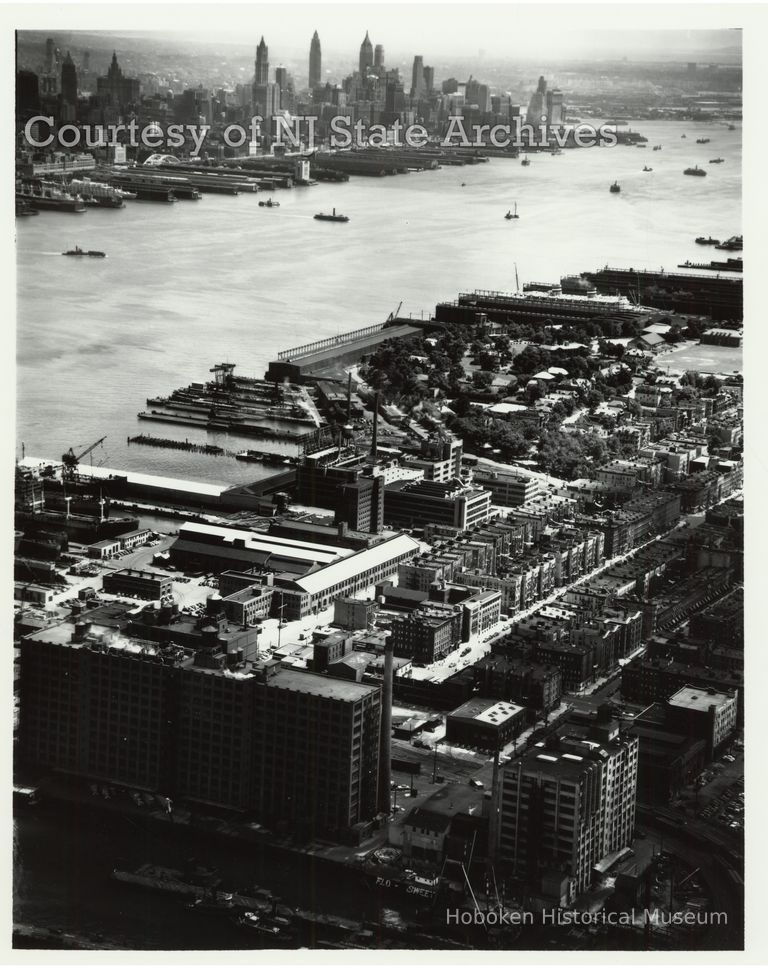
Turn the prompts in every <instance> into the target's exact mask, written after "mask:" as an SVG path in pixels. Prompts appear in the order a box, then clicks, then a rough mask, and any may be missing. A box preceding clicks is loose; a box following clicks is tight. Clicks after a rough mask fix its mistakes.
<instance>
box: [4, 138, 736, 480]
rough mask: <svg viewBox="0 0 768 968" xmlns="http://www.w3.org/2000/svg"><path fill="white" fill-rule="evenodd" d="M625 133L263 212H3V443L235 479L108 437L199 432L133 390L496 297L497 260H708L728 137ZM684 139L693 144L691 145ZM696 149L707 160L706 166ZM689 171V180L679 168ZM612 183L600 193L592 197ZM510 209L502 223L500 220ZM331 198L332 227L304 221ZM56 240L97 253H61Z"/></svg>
mask: <svg viewBox="0 0 768 968" xmlns="http://www.w3.org/2000/svg"><path fill="white" fill-rule="evenodd" d="M639 130H641V131H642V132H643V133H644V134H645V135H646V136H647V137H648V139H649V142H648V147H647V148H646V149H642V150H641V149H638V148H634V147H619V146H616V147H613V148H607V147H604V148H591V149H580V150H572V151H565V152H563V153H562V154H561V155H557V156H537V155H533V156H531V157H532V161H531V165H530V166H528V167H523V166H521V165H520V162H519V161H515V160H511V159H497V158H493V159H491V160H490V161H489V162H488V163H486V164H481V165H476V166H473V167H463V168H454V167H445V168H442V169H440V170H438V171H429V172H422V173H419V174H415V173H414V174H409V175H398V176H394V177H388V178H383V179H369V178H353V179H352V180H350V181H349V182H348V183H345V184H330V183H322V184H320V185H317V186H314V187H311V188H295V189H293V190H291V191H278V192H276V193H275V197H276V199H278V200H279V201H280V208H277V209H267V208H259V207H258V200H259V199H258V196H256V195H252V194H243V195H239V196H236V197H230V196H223V195H205V196H203V198H202V199H201V200H200V201H197V202H192V201H179V202H176V203H175V204H173V205H161V204H157V203H150V202H128V203H126V205H125V206H124V208H123V209H121V210H118V211H109V210H89V211H88V212H87V213H86V214H83V215H71V214H62V213H58V212H41V213H40V215H38V216H37V217H36V218H21V219H17V220H16V233H17V252H18V286H17V291H18V305H17V318H18V340H17V352H18V412H17V431H18V436H17V447H18V452H19V454H20V452H21V443H22V442H23V443H24V445H25V449H26V454H27V455H28V456H38V457H47V458H55V457H58V456H60V455H61V453H62V452H63V451H64V450H66V449H67V448H69V447H70V446H74V447H78V446H82V447H85V446H87V445H88V444H90V443H91V442H93V441H95V440H97V439H98V438H99V437H102V436H104V435H105V434H106V435H107V440H106V442H105V443H104V445H103V448H100V449H99V450H98V451H97V452H96V453H95V455H94V462H98V463H100V464H103V465H104V466H107V467H113V468H125V469H133V470H144V471H146V472H147V473H156V474H168V475H172V476H177V477H188V478H191V479H196V480H202V481H212V482H226V481H233V482H234V481H243V480H248V479H250V480H253V479H255V478H256V477H258V476H259V473H260V470H259V466H258V465H253V464H241V463H239V462H237V461H235V460H233V459H231V458H227V457H202V456H200V455H197V454H187V453H185V452H180V451H175V450H172V451H168V450H159V449H155V448H148V447H141V446H130V447H128V446H127V444H126V439H127V437H128V436H130V435H134V434H137V433H140V432H144V433H153V434H155V435H159V436H164V437H175V438H179V439H185V438H189V439H193V440H202V439H203V437H204V433H203V432H201V431H198V430H196V429H195V428H187V427H177V426H174V425H170V424H169V425H165V424H157V423H153V424H149V423H148V422H144V421H139V420H138V419H137V417H136V414H137V412H138V411H139V410H142V409H144V408H145V402H146V398H147V397H148V396H155V395H164V394H166V393H168V392H170V391H171V390H173V389H175V388H176V387H179V386H185V385H187V384H188V383H190V382H193V381H202V380H205V379H208V371H209V368H210V367H211V366H212V365H213V364H214V363H216V362H219V361H221V360H229V361H233V362H235V363H236V364H237V366H238V372H241V373H243V374H246V375H254V376H259V377H261V376H263V374H264V371H265V369H266V367H267V364H268V363H269V361H270V359H272V358H273V357H274V356H275V354H276V353H277V352H278V351H279V350H281V349H287V348H289V347H291V346H296V345H300V344H302V343H306V342H308V341H311V340H314V339H320V338H322V337H326V336H334V335H336V334H337V333H343V332H345V331H347V330H350V329H354V328H357V327H360V326H366V325H370V324H372V323H378V322H381V321H383V320H384V319H385V318H386V317H387V315H388V314H389V313H390V312H392V311H393V310H395V309H397V306H398V304H399V303H400V302H401V301H402V309H401V313H404V314H409V313H410V314H413V315H414V316H419V315H421V314H422V313H424V314H428V313H430V312H432V311H433V310H434V307H435V304H436V303H437V302H438V301H440V300H451V299H455V298H456V296H457V294H458V293H459V292H462V291H467V290H473V289H501V290H510V289H514V288H515V270H516V269H517V276H518V278H519V281H520V284H521V285H522V283H524V282H530V281H552V282H556V281H558V279H559V278H560V276H561V275H563V274H566V273H572V272H580V271H584V270H594V269H597V268H599V267H601V266H604V265H606V264H609V265H614V266H619V267H629V266H635V267H648V268H656V269H657V268H659V267H661V266H663V267H664V268H666V269H673V268H674V267H675V266H676V265H677V264H678V263H680V262H684V261H685V260H686V259H691V260H694V261H695V260H696V259H697V257H698V258H699V259H701V258H703V257H704V256H708V255H710V250H702V249H701V247H699V246H696V245H695V243H694V238H695V237H696V236H697V235H701V234H705V235H709V234H711V235H714V236H716V237H719V238H723V237H727V236H730V235H733V234H737V233H740V232H741V131H740V130H736V131H728V130H727V128H726V126H725V125H723V124H692V123H686V124H685V125H684V126H682V127H680V126H678V125H677V124H673V123H671V122H657V123H648V124H646V123H643V124H641V125H639ZM683 133H684V134H685V135H686V137H685V138H682V137H681V134H683ZM703 136H706V137H708V138H710V139H711V140H710V143H709V144H706V145H698V144H696V139H697V137H703ZM654 144H661V145H663V149H662V150H661V151H653V150H652V147H651V146H652V145H654ZM715 157H722V158H724V159H725V162H724V164H721V165H710V164H708V162H709V159H710V158H715ZM693 164H699V165H700V166H702V167H704V168H706V170H707V177H706V178H690V177H685V176H684V175H683V169H684V168H686V167H688V166H691V165H693ZM644 165H648V166H650V167H652V168H653V171H652V172H643V171H642V169H643V166H644ZM615 179H618V181H619V183H620V184H621V194H619V195H616V194H610V193H609V191H608V187H609V185H610V184H611V182H613V181H614V180H615ZM462 183H465V184H464V185H463V186H462ZM264 197H265V196H264V195H262V196H261V198H262V199H263V198H264ZM514 202H517V205H518V211H519V213H520V218H519V219H518V220H517V221H513V222H510V221H505V220H504V217H503V216H504V213H505V212H506V211H507V209H508V208H510V207H511V206H512V204H513V203H514ZM332 206H336V208H337V209H338V210H339V211H341V212H344V213H345V214H347V215H349V216H350V222H349V223H347V224H343V225H342V224H333V223H321V222H317V221H315V220H314V219H313V218H312V216H313V214H314V213H315V212H319V211H328V210H330V208H331V207H332ZM75 245H80V246H81V247H83V248H86V249H87V248H95V249H101V250H103V251H105V252H107V254H108V258H106V259H104V260H96V259H67V258H63V257H62V255H61V253H62V252H63V251H64V250H65V249H69V248H72V247H73V246H75ZM729 368H730V367H729ZM208 439H209V441H211V442H215V443H219V444H221V445H223V446H224V447H225V448H227V449H229V450H236V449H242V447H244V446H247V445H248V444H249V443H250V445H251V446H259V445H258V444H254V442H253V441H250V442H249V441H247V440H245V441H244V440H242V439H240V440H238V439H227V437H226V435H223V434H211V435H209V436H208Z"/></svg>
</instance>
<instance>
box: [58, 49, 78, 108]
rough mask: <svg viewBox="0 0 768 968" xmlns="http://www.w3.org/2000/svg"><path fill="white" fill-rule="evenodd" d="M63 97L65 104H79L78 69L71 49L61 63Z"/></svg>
mask: <svg viewBox="0 0 768 968" xmlns="http://www.w3.org/2000/svg"><path fill="white" fill-rule="evenodd" d="M61 99H62V101H63V102H64V103H65V104H72V105H75V104H77V70H76V68H75V63H74V61H73V60H72V55H71V54H70V53H69V51H67V56H66V57H65V58H64V63H63V64H62V65H61Z"/></svg>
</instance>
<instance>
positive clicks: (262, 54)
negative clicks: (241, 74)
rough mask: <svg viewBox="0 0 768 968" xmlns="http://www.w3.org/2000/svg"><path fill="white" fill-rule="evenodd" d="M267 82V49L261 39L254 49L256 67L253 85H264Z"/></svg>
mask: <svg viewBox="0 0 768 968" xmlns="http://www.w3.org/2000/svg"><path fill="white" fill-rule="evenodd" d="M268 81H269V47H267V45H266V44H265V43H264V38H263V37H262V38H261V40H260V41H259V46H258V47H257V48H256V66H255V70H254V76H253V83H254V85H264V84H266V83H267V82H268Z"/></svg>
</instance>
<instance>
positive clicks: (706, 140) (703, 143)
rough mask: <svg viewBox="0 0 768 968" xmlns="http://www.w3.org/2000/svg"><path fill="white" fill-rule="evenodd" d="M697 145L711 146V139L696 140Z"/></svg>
mask: <svg viewBox="0 0 768 968" xmlns="http://www.w3.org/2000/svg"><path fill="white" fill-rule="evenodd" d="M696 144H697V145H708V144H709V138H697V139H696Z"/></svg>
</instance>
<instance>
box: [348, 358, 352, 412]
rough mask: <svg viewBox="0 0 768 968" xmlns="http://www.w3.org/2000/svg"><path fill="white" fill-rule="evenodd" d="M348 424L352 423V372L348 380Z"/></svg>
mask: <svg viewBox="0 0 768 968" xmlns="http://www.w3.org/2000/svg"><path fill="white" fill-rule="evenodd" d="M347 423H348V424H350V423H352V371H351V370H350V373H349V378H348V379H347Z"/></svg>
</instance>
